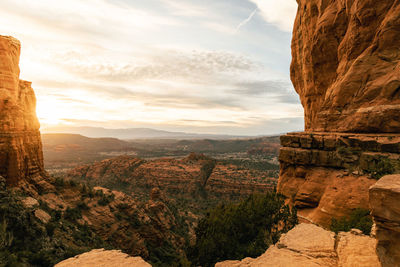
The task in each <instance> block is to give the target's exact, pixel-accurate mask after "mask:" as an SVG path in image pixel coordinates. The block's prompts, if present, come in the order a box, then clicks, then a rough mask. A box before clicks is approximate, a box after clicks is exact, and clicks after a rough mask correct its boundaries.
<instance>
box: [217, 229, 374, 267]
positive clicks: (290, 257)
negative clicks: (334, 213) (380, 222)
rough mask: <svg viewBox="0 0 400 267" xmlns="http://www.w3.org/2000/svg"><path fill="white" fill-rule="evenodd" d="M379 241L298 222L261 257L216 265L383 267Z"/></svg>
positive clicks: (235, 266) (237, 266) (238, 266)
mask: <svg viewBox="0 0 400 267" xmlns="http://www.w3.org/2000/svg"><path fill="white" fill-rule="evenodd" d="M375 244H376V240H375V239H373V238H371V237H369V236H365V235H361V234H359V232H358V231H352V232H349V233H339V234H338V235H337V236H335V233H333V232H330V231H327V230H324V229H323V228H321V227H318V226H316V225H313V224H299V225H297V226H296V227H295V228H293V229H292V230H291V231H289V232H288V233H287V234H286V235H283V236H282V237H281V239H280V240H279V242H278V243H277V244H276V245H275V246H271V247H270V248H269V249H268V250H267V251H266V252H265V253H264V254H263V255H261V256H260V257H258V258H256V259H253V258H245V259H243V260H242V261H224V262H220V263H217V264H216V265H215V266H216V267H246V266H258V267H260V266H263V267H264V266H265V267H292V266H296V267H313V266H328V267H329V266H332V267H333V266H335V267H336V266H340V267H342V266H343V267H349V266H357V267H358V266H363V267H379V266H381V265H380V263H379V260H378V257H377V255H376V253H375Z"/></svg>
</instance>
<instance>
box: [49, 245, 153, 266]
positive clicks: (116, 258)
mask: <svg viewBox="0 0 400 267" xmlns="http://www.w3.org/2000/svg"><path fill="white" fill-rule="evenodd" d="M75 266H79V267H93V266H96V267H110V266H118V267H151V265H150V264H148V263H147V262H145V261H144V260H143V259H142V258H141V257H130V256H129V255H128V254H125V253H122V252H121V251H119V250H104V249H94V250H92V251H90V252H87V253H83V254H80V255H78V256H75V257H73V258H69V259H67V260H64V261H62V262H60V263H58V264H56V265H55V267H75Z"/></svg>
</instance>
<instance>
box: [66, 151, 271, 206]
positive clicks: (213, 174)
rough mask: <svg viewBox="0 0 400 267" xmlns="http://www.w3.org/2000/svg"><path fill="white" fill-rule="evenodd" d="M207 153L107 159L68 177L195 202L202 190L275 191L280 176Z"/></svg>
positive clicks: (227, 193) (224, 193) (215, 194)
mask: <svg viewBox="0 0 400 267" xmlns="http://www.w3.org/2000/svg"><path fill="white" fill-rule="evenodd" d="M210 162H214V161H213V160H212V159H210V158H207V157H205V156H204V155H197V156H196V155H191V156H188V157H186V158H184V159H171V158H164V159H155V160H146V161H145V160H142V159H138V158H135V157H131V156H120V157H116V158H112V159H106V160H103V161H101V162H96V163H94V164H88V165H83V166H81V167H77V168H75V169H73V170H71V171H70V172H69V173H68V176H70V177H73V178H79V179H82V180H86V181H89V182H92V183H96V184H100V185H101V184H107V185H109V186H110V185H112V186H114V188H115V187H123V189H124V190H125V192H129V193H131V192H133V193H134V196H136V197H139V196H146V197H147V195H148V193H149V191H150V190H151V189H152V188H159V189H160V190H161V191H162V192H164V193H165V194H166V196H167V197H170V198H177V197H183V198H186V199H188V201H191V200H192V199H193V197H194V195H195V194H196V193H198V191H199V189H204V190H206V191H207V193H208V194H209V198H210V199H212V198H214V199H219V198H221V197H222V198H229V199H231V196H232V195H236V196H244V195H249V194H251V193H252V192H259V193H261V192H265V191H267V190H272V189H273V187H274V185H275V183H276V179H275V178H273V177H270V174H269V172H267V171H258V170H249V169H245V168H239V167H238V166H235V165H230V164H222V163H218V162H217V163H216V164H215V165H214V164H213V163H212V164H211V163H210Z"/></svg>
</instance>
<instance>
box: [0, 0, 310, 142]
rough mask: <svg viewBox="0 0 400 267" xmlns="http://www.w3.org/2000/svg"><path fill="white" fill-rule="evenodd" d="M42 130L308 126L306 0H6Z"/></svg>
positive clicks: (5, 25) (1, 16)
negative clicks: (294, 72) (301, 26)
mask: <svg viewBox="0 0 400 267" xmlns="http://www.w3.org/2000/svg"><path fill="white" fill-rule="evenodd" d="M1 2H2V4H1V6H2V8H1V10H0V34H1V35H11V36H14V37H16V38H17V39H19V40H20V41H21V43H22V52H21V59H20V69H21V75H20V78H21V79H24V80H29V81H32V82H33V84H32V86H33V88H34V90H35V93H36V97H37V114H38V117H39V120H40V122H41V130H42V132H43V131H44V132H45V131H46V129H50V128H54V127H61V126H93V127H104V128H140V127H146V128H154V129H160V130H169V131H184V132H194V133H213V134H234V135H268V134H275V133H284V132H288V131H297V130H302V129H303V124H304V122H303V108H302V106H301V104H300V101H299V97H298V96H297V94H296V93H295V91H294V89H293V86H292V84H291V82H290V78H289V76H290V75H289V66H290V61H291V54H290V41H291V31H292V27H293V21H294V18H295V14H296V10H297V3H296V1H295V0H282V1H276V0H146V1H143V0H67V1H66V0H58V1H54V0H35V1H32V0H1Z"/></svg>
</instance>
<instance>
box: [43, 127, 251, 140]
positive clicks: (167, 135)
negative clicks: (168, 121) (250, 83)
mask: <svg viewBox="0 0 400 267" xmlns="http://www.w3.org/2000/svg"><path fill="white" fill-rule="evenodd" d="M42 133H45V134H46V133H70V134H81V135H84V136H87V137H93V138H100V137H114V138H119V139H124V140H132V139H234V138H246V137H249V136H237V135H236V136H234V135H218V134H195V133H185V132H168V131H162V130H155V129H150V128H128V129H106V128H101V127H57V128H45V129H43V130H42Z"/></svg>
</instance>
